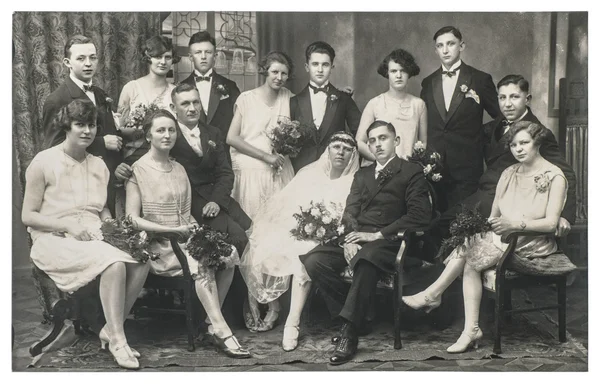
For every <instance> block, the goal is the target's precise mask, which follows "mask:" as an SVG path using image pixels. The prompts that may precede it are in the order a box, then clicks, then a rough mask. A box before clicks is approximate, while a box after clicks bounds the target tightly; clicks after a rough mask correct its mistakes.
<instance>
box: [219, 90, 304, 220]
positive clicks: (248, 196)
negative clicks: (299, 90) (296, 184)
mask: <svg viewBox="0 0 600 384" xmlns="http://www.w3.org/2000/svg"><path fill="white" fill-rule="evenodd" d="M291 95H292V93H291V92H290V91H289V90H288V89H287V88H281V90H280V91H279V95H278V96H277V101H276V102H275V104H274V105H273V106H272V107H269V106H268V105H266V104H265V103H264V102H263V101H262V99H261V98H260V97H259V96H258V92H257V90H256V89H253V90H250V91H246V92H243V93H242V94H241V95H240V96H239V97H238V99H237V101H236V103H235V110H237V111H239V113H240V115H241V116H242V126H241V129H240V136H241V138H242V139H243V140H244V141H246V142H247V143H249V144H251V145H253V146H254V147H256V148H258V149H261V150H263V151H265V152H267V153H271V152H272V142H271V139H269V138H268V136H267V135H266V131H267V129H270V128H272V127H274V126H275V125H276V124H277V120H278V118H279V117H280V116H285V117H288V118H289V117H290V97H291ZM231 167H232V168H233V172H234V174H235V181H234V183H233V189H232V192H231V196H232V197H233V198H234V199H235V200H236V201H237V202H238V203H239V204H240V206H241V207H242V209H243V210H244V212H246V214H247V215H248V216H249V217H250V218H253V217H254V215H255V214H256V213H257V212H258V209H259V208H260V207H261V206H262V205H264V203H265V202H266V201H267V199H269V197H271V195H272V194H273V193H275V192H277V191H279V190H280V189H282V188H283V187H284V186H285V185H286V184H287V183H289V182H290V180H291V179H292V177H294V169H293V168H292V163H291V162H290V159H289V158H287V157H286V159H285V163H284V164H283V167H282V169H281V170H279V171H277V170H274V169H273V168H271V167H270V166H269V164H267V163H265V162H264V161H261V160H258V159H255V158H253V157H250V156H246V155H244V154H242V153H241V152H239V151H238V150H236V149H235V148H233V147H231Z"/></svg>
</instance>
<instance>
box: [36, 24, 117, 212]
mask: <svg viewBox="0 0 600 384" xmlns="http://www.w3.org/2000/svg"><path fill="white" fill-rule="evenodd" d="M63 64H64V65H65V66H66V67H67V68H69V77H67V79H66V80H65V81H64V82H63V83H62V84H61V85H60V86H59V87H58V88H57V89H56V90H55V91H54V92H52V93H51V94H50V95H49V96H48V98H47V99H46V101H45V102H44V108H43V123H42V124H43V127H44V134H45V141H44V142H45V143H44V146H45V147H50V146H54V145H57V144H59V143H62V142H63V141H64V140H65V132H64V131H61V130H57V129H56V127H55V126H54V124H53V120H54V117H55V116H56V114H57V112H58V110H59V109H60V108H62V107H63V106H65V105H67V104H69V103H70V102H71V101H73V100H75V99H89V100H91V101H92V102H93V103H94V105H96V109H97V111H98V118H97V125H96V126H97V129H98V133H97V134H96V138H95V139H94V141H93V142H92V144H91V145H90V146H89V147H88V149H87V150H88V152H89V153H91V154H92V155H95V156H101V157H102V159H103V160H104V162H105V163H106V166H107V167H108V170H109V171H110V174H111V178H110V180H109V185H108V197H107V205H108V208H109V209H110V211H111V213H112V214H113V216H114V214H115V211H114V204H115V200H114V199H115V191H114V182H115V179H114V175H113V172H114V170H115V168H116V167H117V165H118V164H119V163H120V162H121V161H122V156H121V153H120V150H121V146H122V145H123V139H122V138H121V137H120V136H119V135H118V132H117V128H116V126H115V121H114V117H113V113H112V106H111V101H110V98H109V97H108V95H107V94H106V92H104V91H103V90H102V89H100V88H99V87H97V86H96V85H93V84H92V78H93V77H94V74H95V73H96V68H97V65H98V55H97V54H96V46H95V45H94V42H93V41H92V40H91V39H90V38H88V37H86V36H82V35H75V36H71V37H70V38H69V39H67V42H66V44H65V50H64V58H63Z"/></svg>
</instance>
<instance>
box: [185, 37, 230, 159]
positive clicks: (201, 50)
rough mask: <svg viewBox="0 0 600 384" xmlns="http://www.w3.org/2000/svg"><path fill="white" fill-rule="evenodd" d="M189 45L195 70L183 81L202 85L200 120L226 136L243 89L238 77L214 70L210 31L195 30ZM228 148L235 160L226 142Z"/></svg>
mask: <svg viewBox="0 0 600 384" xmlns="http://www.w3.org/2000/svg"><path fill="white" fill-rule="evenodd" d="M188 46H189V57H190V60H191V61H192V63H193V64H194V71H193V72H192V73H191V74H190V76H188V77H187V78H186V79H185V80H183V81H182V82H183V83H188V84H190V85H192V86H194V87H196V88H198V92H199V93H200V101H201V103H202V111H201V112H200V121H202V122H203V123H206V124H210V125H212V126H213V127H217V128H219V130H220V131H221V137H223V139H225V138H226V137H227V132H228V131H229V126H230V125H231V120H232V119H233V106H234V105H235V101H236V100H237V98H238V96H239V95H240V90H239V88H238V86H237V84H236V83H235V81H232V80H229V79H228V78H226V77H223V76H221V75H219V74H218V73H217V72H216V71H215V70H214V68H213V66H214V65H215V59H216V54H217V52H216V47H217V44H216V42H215V39H214V37H212V36H211V35H210V33H208V32H207V31H200V32H196V33H194V34H193V35H192V37H190V41H189V44H188ZM225 152H226V155H227V159H228V160H229V163H230V164H231V159H230V155H229V146H227V145H225Z"/></svg>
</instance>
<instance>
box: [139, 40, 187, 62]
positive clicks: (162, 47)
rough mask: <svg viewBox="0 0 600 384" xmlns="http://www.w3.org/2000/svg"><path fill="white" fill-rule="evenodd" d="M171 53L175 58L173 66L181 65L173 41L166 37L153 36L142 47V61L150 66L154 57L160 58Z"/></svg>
mask: <svg viewBox="0 0 600 384" xmlns="http://www.w3.org/2000/svg"><path fill="white" fill-rule="evenodd" d="M169 51H171V54H172V57H173V64H177V63H179V61H180V60H181V57H180V56H178V55H176V54H175V51H174V50H173V43H172V42H171V39H169V38H167V37H164V36H152V37H151V38H149V39H148V40H146V41H145V42H144V44H143V45H142V61H143V62H144V63H148V64H150V63H151V62H152V61H151V59H152V58H153V57H160V56H162V55H163V54H164V53H165V52H169Z"/></svg>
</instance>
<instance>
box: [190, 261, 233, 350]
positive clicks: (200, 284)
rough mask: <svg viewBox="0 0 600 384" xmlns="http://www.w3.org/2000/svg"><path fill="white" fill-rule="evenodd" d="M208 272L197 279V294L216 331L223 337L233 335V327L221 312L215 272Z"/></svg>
mask: <svg viewBox="0 0 600 384" xmlns="http://www.w3.org/2000/svg"><path fill="white" fill-rule="evenodd" d="M206 273H207V276H206V277H204V278H202V279H200V280H196V281H195V287H196V294H197V295H198V299H200V302H201V303H202V306H203V307H204V310H205V311H206V314H207V315H208V319H209V320H210V322H211V324H212V326H213V329H214V333H215V334H216V335H217V336H219V337H221V338H222V337H224V336H229V335H231V329H230V328H229V326H228V325H227V322H226V321H225V318H224V317H223V314H222V313H221V304H220V302H219V295H218V293H217V283H216V282H215V279H214V275H213V272H212V271H207V272H206Z"/></svg>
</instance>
